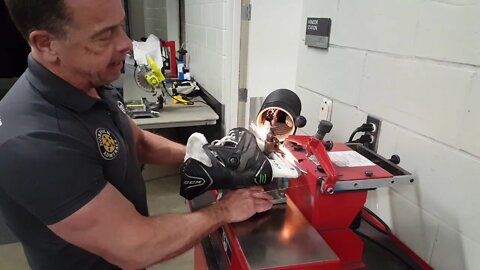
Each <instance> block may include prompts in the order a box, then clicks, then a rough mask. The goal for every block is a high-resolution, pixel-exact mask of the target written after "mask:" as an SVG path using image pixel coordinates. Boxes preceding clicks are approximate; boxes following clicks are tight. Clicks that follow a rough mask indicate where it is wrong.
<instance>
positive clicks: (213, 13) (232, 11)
mask: <svg viewBox="0 0 480 270" xmlns="http://www.w3.org/2000/svg"><path fill="white" fill-rule="evenodd" d="M239 35H240V0H229V1H227V0H186V1H185V36H186V44H185V45H186V49H187V51H188V54H187V65H188V66H190V72H191V74H192V76H193V77H194V79H195V80H196V81H198V82H199V83H200V84H201V85H202V86H203V87H204V88H205V89H206V90H207V91H208V92H209V93H210V94H212V95H213V96H214V97H215V98H216V99H217V100H219V101H220V102H221V103H222V104H224V105H225V106H226V109H225V114H226V115H225V119H226V121H225V123H224V124H225V125H226V127H227V129H229V128H231V127H233V125H234V123H235V124H236V112H237V100H238V99H237V95H238V94H237V89H238V67H239V63H238V62H239V46H240V39H239ZM235 70H236V71H235Z"/></svg>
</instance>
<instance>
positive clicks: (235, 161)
mask: <svg viewBox="0 0 480 270" xmlns="http://www.w3.org/2000/svg"><path fill="white" fill-rule="evenodd" d="M228 162H229V163H230V167H237V166H238V164H239V163H240V161H239V160H238V158H237V157H230V158H229V159H228Z"/></svg>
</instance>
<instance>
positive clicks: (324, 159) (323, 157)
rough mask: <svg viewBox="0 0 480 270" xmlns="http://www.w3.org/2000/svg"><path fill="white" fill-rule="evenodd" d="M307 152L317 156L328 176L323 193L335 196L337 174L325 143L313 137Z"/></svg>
mask: <svg viewBox="0 0 480 270" xmlns="http://www.w3.org/2000/svg"><path fill="white" fill-rule="evenodd" d="M306 150H307V151H308V152H309V153H310V154H312V155H314V156H315V158H316V159H317V160H318V162H319V163H320V166H322V168H323V170H324V171H325V174H326V175H327V176H326V179H324V182H323V183H322V185H321V187H320V190H321V191H322V193H326V194H333V192H334V191H335V185H336V183H337V172H336V170H335V167H334V166H333V163H332V161H331V160H330V157H329V156H328V152H327V150H326V149H325V146H324V145H323V142H322V141H321V140H318V139H317V138H315V137H311V138H310V140H309V141H308V144H307V148H306Z"/></svg>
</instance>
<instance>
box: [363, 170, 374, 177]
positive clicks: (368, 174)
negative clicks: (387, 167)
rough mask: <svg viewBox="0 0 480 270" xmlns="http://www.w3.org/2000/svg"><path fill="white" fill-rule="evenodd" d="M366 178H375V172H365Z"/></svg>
mask: <svg viewBox="0 0 480 270" xmlns="http://www.w3.org/2000/svg"><path fill="white" fill-rule="evenodd" d="M365 176H367V177H372V176H373V172H372V171H365Z"/></svg>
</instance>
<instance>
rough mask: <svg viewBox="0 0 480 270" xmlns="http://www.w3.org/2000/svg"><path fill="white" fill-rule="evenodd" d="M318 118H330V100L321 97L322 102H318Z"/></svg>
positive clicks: (329, 119)
mask: <svg viewBox="0 0 480 270" xmlns="http://www.w3.org/2000/svg"><path fill="white" fill-rule="evenodd" d="M319 120H320V121H322V120H327V121H331V120H332V100H331V99H328V98H323V100H322V104H320V117H319Z"/></svg>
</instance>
